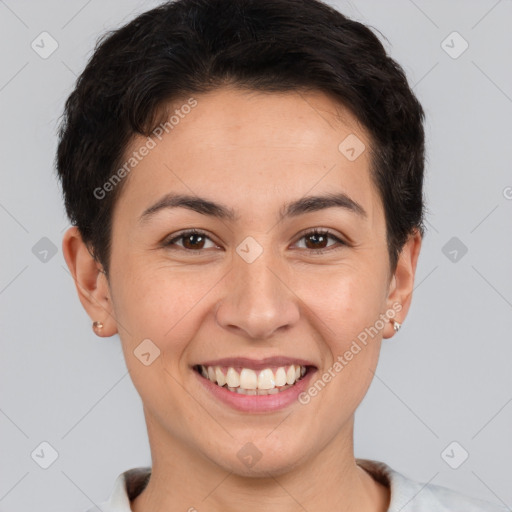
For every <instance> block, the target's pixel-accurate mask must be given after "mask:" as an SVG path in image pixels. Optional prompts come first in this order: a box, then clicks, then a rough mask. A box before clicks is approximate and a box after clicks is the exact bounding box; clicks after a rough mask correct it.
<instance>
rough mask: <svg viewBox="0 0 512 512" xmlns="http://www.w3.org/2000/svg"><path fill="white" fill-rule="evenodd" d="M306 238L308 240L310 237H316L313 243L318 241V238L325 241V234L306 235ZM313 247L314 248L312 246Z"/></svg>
mask: <svg viewBox="0 0 512 512" xmlns="http://www.w3.org/2000/svg"><path fill="white" fill-rule="evenodd" d="M308 239H309V240H311V239H316V242H314V243H318V241H319V239H320V240H321V241H325V236H324V235H310V236H309V237H308ZM313 248H314V247H313Z"/></svg>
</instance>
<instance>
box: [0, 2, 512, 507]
mask: <svg viewBox="0 0 512 512" xmlns="http://www.w3.org/2000/svg"><path fill="white" fill-rule="evenodd" d="M157 4H158V2H141V1H135V0H130V1H121V0H115V1H114V0H102V1H99V0H89V1H83V0H72V1H68V2H62V1H59V2H58V1H56V0H51V1H50V0H45V1H41V2H36V1H22V0H21V1H18V2H15V1H14V0H5V1H2V0H0V38H1V43H2V53H1V66H0V108H1V119H2V123H1V128H0V129H1V133H0V142H1V145H2V147H1V153H0V154H1V187H0V224H1V229H2V256H1V265H0V312H1V324H0V329H1V331H0V332H1V343H2V357H1V358H0V387H1V390H2V393H1V398H0V429H1V432H2V435H1V438H0V450H1V452H0V461H1V463H0V464H1V468H0V511H11V512H22V511H23V512H25V511H27V512H28V511H34V510H38V511H40V512H45V511H52V512H60V511H62V512H64V511H67V512H69V511H83V510H84V509H85V508H87V507H90V506H92V505H93V504H95V503H98V502H101V501H102V500H104V499H105V498H106V497H107V496H108V495H109V494H110V492H111V490H112V485H113V481H114V479H115V477H116V476H117V475H118V474H119V473H121V472H122V471H124V470H126V469H128V468H131V467H136V466H141V465H149V463H150V457H149V446H148V442H147V438H146V430H145V424H144V419H143V415H142V408H141V402H140V399H139V397H138V395H137V393H136V391H135V389H134V388H133V385H132V384H131V381H130V378H129V375H128V374H127V370H126V367H125V364H124V360H123V358H122V353H121V347H120V342H119V339H118V338H117V336H116V337H113V338H109V339H108V338H107V339H100V338H97V337H95V336H94V334H93V332H92V330H91V328H90V321H89V318H88V317H87V316H86V314H85V313H84V311H83V310H82V308H81V305H80V303H79V301H78V298H77V296H76V293H75V289H74V284H73V281H72V279H71V278H70V275H69V273H68V271H67V268H66V266H65V263H64V259H63V257H62V252H61V248H60V244H61V238H62V234H63V231H64V230H65V229H66V228H67V227H68V221H67V219H66V217H65V215H64V211H63V207H62V202H61V197H60V191H59V188H58V186H57V182H56V179H55V176H54V172H53V159H54V154H55V149H56V128H57V123H58V118H59V116H60V114H61V112H62V108H63V103H64V101H65V99H66V97H67V95H68V94H69V93H70V92H71V90H72V87H73V84H74V81H75V79H76V76H77V75H78V74H79V73H80V72H81V70H82V69H83V67H84V65H85V63H86V60H87V59H88V57H89V56H90V55H91V53H92V49H93V46H94V43H95V41H96V39H97V37H98V36H99V35H101V34H102V33H104V31H105V30H108V29H112V28H116V27H118V26H120V25H121V24H124V23H125V22H127V21H129V20H131V19H132V18H133V17H134V16H135V14H137V13H139V12H142V11H144V10H147V9H149V8H151V7H153V6H155V5H157ZM333 5H336V6H337V7H338V8H339V9H340V10H341V11H342V12H344V13H345V14H347V15H349V16H351V17H353V18H355V19H358V20H360V21H363V22H365V23H367V24H369V25H370V26H372V27H373V28H375V29H377V30H379V31H380V32H382V33H383V34H384V35H385V36H386V37H387V39H388V41H384V42H385V45H386V47H387V48H388V49H389V51H390V52H391V54H392V56H393V57H394V58H396V59H397V60H398V61H399V62H400V63H401V64H402V65H403V67H404V68H405V70H406V72H407V75H408V78H409V80H410V82H411V84H413V85H414V90H415V92H416V93H417V95H418V97H419V99H420V101H421V102H422V104H423V105H424V108H425V111H426V114H427V123H426V130H427V150H428V161H427V176H426V195H427V200H428V208H429V215H428V228H429V231H428V233H427V235H426V238H425V240H424V245H423V250H422V254H421V256H420V260H419V264H418V270H417V280H416V289H415V293H414V300H413V304H412V308H411V311H410V314H409V316H408V318H407V320H406V322H405V323H404V326H403V328H402V330H401V332H400V333H399V334H398V335H397V336H395V337H394V338H393V339H391V340H388V341H386V340H384V341H383V347H382V353H381V360H380V362H379V366H378V368H377V372H376V376H375V378H374V381H373V383H372V385H371V388H370V390H369V392H368V394H367V396H366V398H365V400H364V402H363V403H362V405H361V406H360V408H359V410H358V412H357V415H356V435H355V443H356V456H358V457H365V458H372V459H377V460H382V461H385V462H386V463H388V464H389V465H391V467H393V468H394V469H396V470H398V471H400V472H402V473H403V474H405V475H407V476H409V477H411V478H414V479H417V480H419V481H423V482H432V483H435V484H439V485H445V486H447V487H451V488H453V489H456V490H458V491H461V492H463V493H466V494H469V495H472V496H475V497H480V498H483V499H487V500H489V501H492V502H495V503H505V504H507V505H508V507H512V485H511V482H512V470H511V469H510V460H511V459H512V436H511V434H512V429H511V425H512V404H511V402H512V372H511V371H510V362H511V360H512V347H511V343H510V340H511V336H510V332H511V330H512V309H511V308H512V271H511V261H512V258H511V255H512V238H511V233H512V172H511V166H510V156H511V151H510V146H511V144H512V138H511V135H512V133H511V132H512V130H511V124H510V119H511V115H512V80H511V79H512V72H511V67H510V55H511V54H512V35H511V34H512V33H511V31H510V26H511V22H512V2H511V1H510V0H501V1H495V0H481V1H475V0H474V1H453V0H452V1H448V2H447V1H439V0H438V1H429V2H427V1H420V0H416V1H415V2H413V1H412V0H394V1H387V2H382V1H378V0H372V1H370V0H366V1H353V2H348V1H339V2H337V3H333ZM43 31H47V32H48V33H49V34H51V36H52V37H53V38H54V39H55V40H56V41H57V43H58V48H57V50H56V51H55V52H54V53H53V54H51V55H50V56H49V57H48V58H46V59H43V58H42V57H41V56H40V55H39V54H38V53H36V51H34V50H33V49H32V47H31V43H32V41H34V40H35V41H36V43H37V42H38V41H39V45H40V46H42V43H40V38H38V36H39V34H40V33H41V32H43ZM453 31H457V32H458V33H459V34H460V36H462V38H463V39H464V40H465V41H467V43H468V44H469V47H468V48H467V50H466V51H465V52H464V53H462V54H461V55H458V53H460V51H461V50H462V49H463V47H464V46H463V45H464V41H463V40H462V39H460V37H459V36H451V37H449V38H448V39H446V38H447V36H449V35H450V34H451V33H452V32H453ZM45 37H47V36H45ZM379 37H380V36H379ZM444 40H446V42H445V43H444V44H443V43H442V42H443V41H444ZM45 41H46V42H45V49H46V50H48V49H49V48H51V46H50V41H49V39H46V40H45ZM445 50H446V51H445ZM40 51H41V50H40ZM447 51H448V52H451V54H452V55H451V56H450V55H449V54H448V53H447ZM454 55H457V58H453V57H454ZM44 237H46V238H44ZM452 237H456V238H457V239H456V240H452V241H451V242H449V241H450V240H451V239H452ZM41 239H43V240H42V241H41ZM447 243H448V246H447V245H446V244H447ZM464 247H466V248H467V253H466V254H463V249H464ZM52 248H54V250H55V251H56V254H54V255H53V254H52ZM45 251H48V252H45ZM453 251H456V252H453ZM454 441H455V442H457V443H458V445H452V447H451V448H453V447H454V446H455V447H454V449H453V451H451V448H449V449H448V450H447V451H445V449H446V448H447V446H448V445H450V443H452V442H454ZM42 442H47V443H49V444H50V445H51V446H52V447H53V449H54V450H55V451H56V452H57V453H58V458H57V459H56V460H55V462H54V463H53V464H51V465H50V466H49V467H48V469H43V468H41V467H40V465H41V464H43V465H44V464H45V463H49V462H51V450H50V449H49V448H48V447H45V446H44V445H43V447H42V448H41V447H40V444H41V443H42ZM41 449H42V451H41ZM462 450H466V451H467V452H468V453H469V458H468V459H467V460H466V461H465V462H464V463H462V464H461V465H460V466H459V467H458V468H457V469H453V468H452V467H450V466H449V465H448V463H447V462H446V461H449V462H450V463H451V464H452V465H453V466H456V465H458V464H460V462H461V460H462V458H463V454H464V452H463V451H462ZM31 454H34V455H31ZM37 454H39V456H38V455H37ZM443 454H444V455H443Z"/></svg>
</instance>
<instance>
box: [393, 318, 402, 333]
mask: <svg viewBox="0 0 512 512" xmlns="http://www.w3.org/2000/svg"><path fill="white" fill-rule="evenodd" d="M392 322H393V329H395V332H398V331H399V330H400V327H402V324H400V323H398V322H397V321H396V320H393V321H392Z"/></svg>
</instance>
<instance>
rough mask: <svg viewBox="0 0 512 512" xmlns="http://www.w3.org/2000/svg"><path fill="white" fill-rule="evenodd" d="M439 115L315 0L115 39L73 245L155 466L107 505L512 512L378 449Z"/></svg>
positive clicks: (207, 15) (213, 14) (78, 122)
mask: <svg viewBox="0 0 512 512" xmlns="http://www.w3.org/2000/svg"><path fill="white" fill-rule="evenodd" d="M422 121H423V110H422V108H421V106H420V104H419V103H418V101H417V99H416V98H415V96H414V95H413V93H412V91H411V90H410V88H409V86H408V84H407V81H406V79H405V76H404V73H403V71H402V69H401V68H400V66H398V65H397V64H396V63H395V62H394V61H393V60H392V59H390V58H389V57H388V56H387V55H386V53H385V50H384V48H383V47H382V45H381V43H380V42H379V41H378V39H377V38H376V36H375V35H373V33H372V32H371V31H370V30H369V29H368V28H366V27H364V26H363V25H361V24H360V23H357V22H354V21H351V20H349V19H347V18H345V17H344V16H343V15H342V14H340V13H339V12H337V11H335V10H334V9H332V8H330V7H328V6H327V5H325V4H322V3H320V2H317V1H314V0H277V1H274V0H273V1H268V0H235V1H226V0H224V1H222V0H179V1H177V2H173V3H168V4H164V5H162V6H161V7H158V8H156V9H153V10H151V11H149V12H146V13H144V14H142V15H141V16H139V17H138V18H137V19H135V20H134V21H132V22H131V23H130V24H128V25H126V26H125V27H123V28H121V29H119V30H117V31H115V32H114V33H112V34H111V35H109V36H108V37H107V38H105V39H104V40H103V41H102V42H101V44H100V45H99V46H98V47H97V49H96V51H95V53H94V55H93V57H92V59H91V61H90V62H89V64H88V65H87V67H86V69H85V71H84V72H83V73H82V75H81V77H80V78H79V80H78V83H77V86H76V89H75V90H74V91H73V93H72V94H71V96H70V98H69V99H68V102H67V104H66V110H65V118H64V122H63V125H62V128H61V132H60V141H59V148H58V157H57V166H58V172H59V176H60V178H61V181H62V186H63V190H64V195H65V202H66V208H67V212H68V215H69V217H70V219H71V221H72V222H73V224H74V227H72V228H70V229H69V230H68V231H67V232H66V234H65V236H64V240H63V251H64V255H65V258H66V261H67V264H68V266H69V269H70V271H71V273H72V275H73V277H74V279H75V282H76V286H77V291H78V294H79V297H80V300H81V302H82V304H83V306H84V308H85V309H86V311H87V313H88V314H89V316H90V317H91V320H92V325H93V329H94V331H95V332H96V334H97V335H98V336H102V337H103V336H112V335H114V334H116V333H118V334H119V336H120V339H121V342H122V346H123V351H124V356H125V360H126V364H127V367H128V369H129V371H130V375H131V378H132V380H133V383H134V385H135V387H136V389H137V391H138V393H139V394H140V396H141V399H142V402H143V405H144V414H145V419H146V424H147V429H148V436H149V442H150V447H151V456H152V467H151V468H137V469H133V470H130V471H126V472H125V473H123V474H121V475H120V476H119V477H118V479H117V481H116V483H115V487H114V491H113V494H112V496H111V497H110V499H109V501H108V502H106V503H105V504H103V506H102V509H103V510H104V511H107V510H108V511H116V512H121V511H123V512H127V511H130V510H132V511H133V512H148V511H160V510H188V511H194V510H199V511H201V510H208V511H211V512H215V511H220V510H239V509H240V508H242V507H243V508H244V510H246V511H252V510H260V509H261V508H262V507H265V509H266V510H269V511H279V512H283V511H292V510H308V511H310V512H313V511H325V510H338V511H340V512H341V511H347V512H348V511H349V510H358V511H360V512H383V511H386V510H392V511H398V510H407V511H432V512H434V511H436V512H439V511H444V510H446V511H448V510H455V509H457V510H465V511H483V510H486V511H490V510H496V511H498V510H504V509H500V508H499V507H496V506H493V505H491V504H488V503H484V502H482V501H479V500H476V499H472V498H469V497H465V496H462V495H460V494H458V493H456V492H454V491H450V490H448V489H446V488H444V487H439V486H435V485H427V486H425V485H424V484H421V483H419V482H415V481H413V480H410V479H408V478H407V477H405V476H403V475H401V474H400V473H398V472H396V471H394V470H393V469H392V468H390V467H389V466H387V465H386V464H385V463H383V462H378V461H372V460H368V459H356V458H355V457H354V451H353V425H354V413H355V411H356V409H357V407H358V405H359V404H360V403H361V401H362V399H363V397H364V396H365V394H366V392H367V390H368V387H369V385H370V383H371V380H372V376H373V371H374V370H375V368H376V366H377V362H378V356H379V350H380V344H381V340H382V338H385V339H387V338H391V337H392V336H393V335H394V334H395V333H396V332H397V331H398V330H399V329H400V326H401V324H402V323H403V322H404V320H405V318H406V315H407V312H408V310H409V307H410V303H411V298H412V290H413V284H414V275H415V270H416V264H417V260H418V255H419V251H420V247H421V241H422V236H423V233H424V228H423V192H422V183H423V166H424V132H423V126H422Z"/></svg>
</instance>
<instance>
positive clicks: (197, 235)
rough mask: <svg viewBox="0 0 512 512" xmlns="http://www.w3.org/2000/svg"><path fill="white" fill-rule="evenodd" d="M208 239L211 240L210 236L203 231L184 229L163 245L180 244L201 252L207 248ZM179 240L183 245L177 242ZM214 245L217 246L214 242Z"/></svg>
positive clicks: (187, 248) (190, 249)
mask: <svg viewBox="0 0 512 512" xmlns="http://www.w3.org/2000/svg"><path fill="white" fill-rule="evenodd" d="M207 240H210V238H209V237H208V236H206V234H205V233H203V232H201V231H196V230H193V231H184V232H183V233H181V234H180V235H178V236H176V237H174V238H172V239H170V240H168V241H166V242H164V244H163V245H164V246H165V247H171V246H178V247H182V248H183V249H186V250H188V251H194V252H199V251H201V250H203V249H205V243H206V241H207ZM178 241H182V243H181V245H180V244H177V243H176V242H178ZM210 242H211V240H210ZM212 244H213V242H212ZM213 246H215V244H213Z"/></svg>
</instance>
